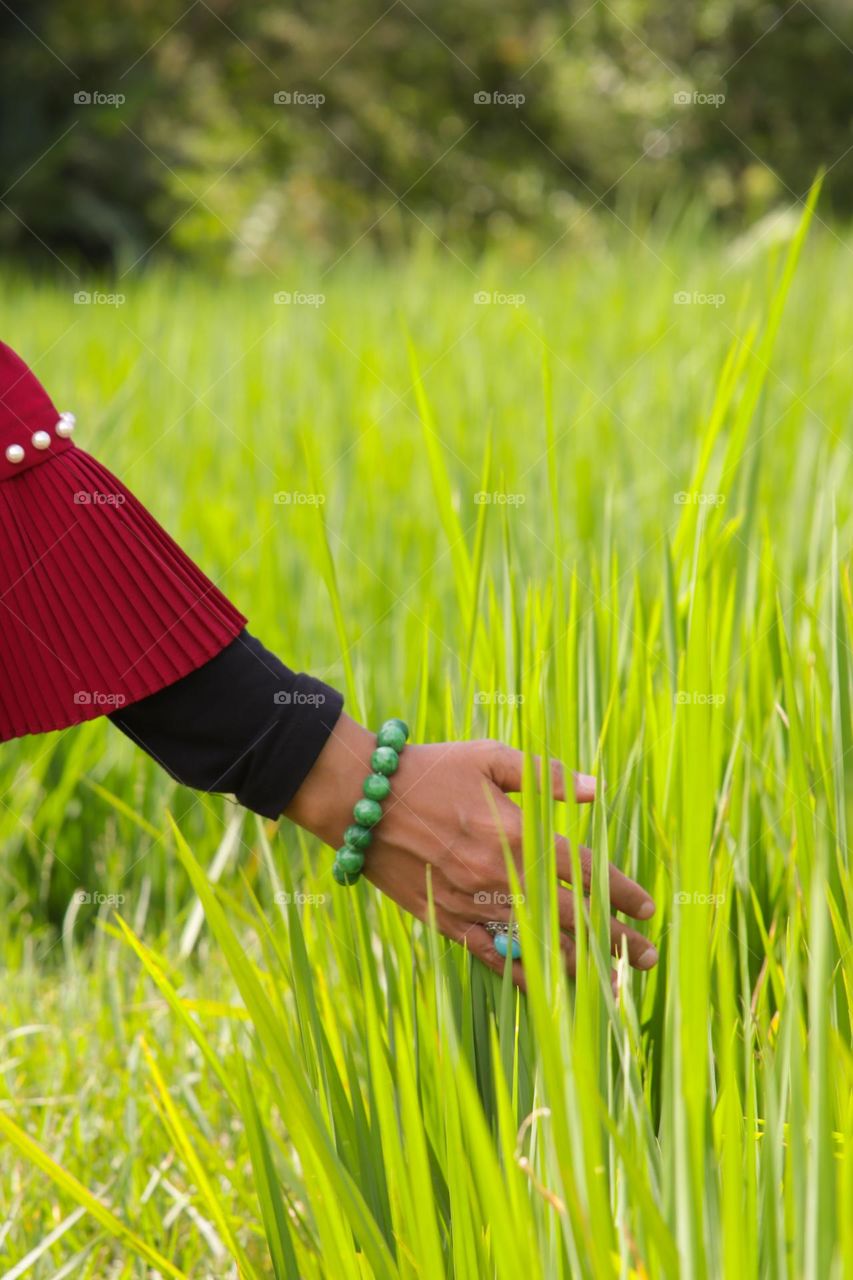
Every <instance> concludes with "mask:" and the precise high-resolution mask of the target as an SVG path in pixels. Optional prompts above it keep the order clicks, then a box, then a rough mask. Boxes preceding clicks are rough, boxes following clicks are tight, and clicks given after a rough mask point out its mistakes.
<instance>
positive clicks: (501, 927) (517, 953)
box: [483, 920, 521, 960]
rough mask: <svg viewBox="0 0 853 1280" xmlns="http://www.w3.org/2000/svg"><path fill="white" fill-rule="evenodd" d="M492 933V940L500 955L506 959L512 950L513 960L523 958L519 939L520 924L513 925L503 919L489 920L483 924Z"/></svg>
mask: <svg viewBox="0 0 853 1280" xmlns="http://www.w3.org/2000/svg"><path fill="white" fill-rule="evenodd" d="M483 927H484V928H485V929H487V930H488V932H489V933H490V934H491V935H492V942H493V943H494V946H495V951H497V953H498V955H499V956H503V957H504V959H506V956H507V953H508V952H511V954H512V958H513V960H520V959H521V943H520V942H519V940H518V925H517V924H515V923H513V924H512V926H510V925H509V924H507V923H506V921H503V920H487V921H486V924H485V925H484V926H483Z"/></svg>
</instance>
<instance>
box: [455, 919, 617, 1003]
mask: <svg viewBox="0 0 853 1280" xmlns="http://www.w3.org/2000/svg"><path fill="white" fill-rule="evenodd" d="M451 931H452V932H451ZM446 932H447V934H448V936H449V937H452V936H453V934H454V933H455V934H456V937H455V938H454V941H456V942H460V943H462V944H463V945H464V946H466V947H467V948H468V950H469V951H470V953H471V955H472V956H475V957H476V959H477V960H480V961H481V962H482V963H483V964H484V965H486V967H487V968H489V969H491V970H492V972H493V973H497V974H499V975H501V976H503V972H504V966H505V964H506V963H507V961H506V960H505V959H504V957H503V956H501V955H500V954H499V953H498V952H497V951H496V950H495V944H494V942H493V940H492V937H491V935H490V934H489V933H487V932H486V930H485V929H484V928H483V927H482V926H481V925H478V924H474V925H470V926H469V927H468V928H467V929H465V928H459V927H458V926H455V925H450V924H449V927H448V929H447V930H446ZM560 949H561V951H562V952H563V957H564V960H565V964H566V973H567V974H568V975H569V977H570V978H574V977H576V976H577V947H576V946H575V943H574V941H573V940H572V939H571V938H567V937H566V935H565V934H564V933H561V934H560ZM511 967H512V980H513V983H514V984H515V986H517V987H518V989H519V991H523V992H525V993H526V992H527V983H526V981H525V978H524V966H523V965H522V963H521V961H520V960H513V961H512V966H511ZM610 988H611V990H612V992H613V994H614V996H616V995H617V994H618V991H619V987H618V981H617V977H616V974H615V972H614V971H613V970H611V971H610Z"/></svg>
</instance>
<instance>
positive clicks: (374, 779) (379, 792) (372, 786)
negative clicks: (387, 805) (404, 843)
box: [344, 773, 391, 848]
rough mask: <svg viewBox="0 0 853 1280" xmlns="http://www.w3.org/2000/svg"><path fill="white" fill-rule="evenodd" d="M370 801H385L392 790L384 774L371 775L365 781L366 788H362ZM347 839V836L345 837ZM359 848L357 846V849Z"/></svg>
mask: <svg viewBox="0 0 853 1280" xmlns="http://www.w3.org/2000/svg"><path fill="white" fill-rule="evenodd" d="M362 790H363V791H364V794H365V795H366V796H367V798H368V800H384V799H385V797H386V796H387V794H388V792H389V791H390V790H391V783H390V782H389V781H388V779H387V778H386V777H385V775H384V773H369V774H368V775H367V777H366V778H365V779H364V787H363V788H362ZM344 839H346V836H345V837H344ZM358 847H359V846H358V845H356V848H358Z"/></svg>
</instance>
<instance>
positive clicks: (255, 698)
mask: <svg viewBox="0 0 853 1280" xmlns="http://www.w3.org/2000/svg"><path fill="white" fill-rule="evenodd" d="M343 705H344V700H343V696H342V695H341V694H340V693H339V692H338V691H337V690H336V689H332V688H331V687H330V686H329V685H327V684H324V683H323V681H322V680H317V679H316V678H315V677H313V676H310V675H307V674H306V673H305V672H294V671H291V670H290V668H289V667H286V666H285V665H284V663H283V662H281V661H280V659H278V658H277V657H276V656H275V654H273V653H271V652H270V651H269V650H268V649H265V648H264V646H263V645H262V644H261V642H260V641H259V640H256V639H255V637H254V636H252V635H250V634H249V632H248V631H243V632H241V634H240V635H239V636H238V637H237V639H236V640H234V641H232V643H231V644H229V645H228V646H226V648H225V649H223V650H222V652H221V653H219V654H217V655H216V657H214V658H211V659H210V661H209V662H206V663H204V665H203V666H201V667H199V668H198V669H197V670H196V671H193V672H191V673H190V674H189V675H188V676H184V677H183V679H181V680H178V681H176V682H175V683H174V684H171V685H169V686H168V687H167V688H165V689H161V690H159V691H158V692H157V693H153V694H151V695H150V696H149V697H147V698H142V699H141V700H140V701H139V702H135V703H133V704H132V705H131V706H128V707H125V708H124V709H123V710H121V711H116V712H114V713H113V714H112V715H111V716H110V719H111V720H112V721H113V723H114V724H115V725H117V727H118V728H119V729H121V730H122V732H123V733H125V734H127V736H128V737H129V738H131V739H132V740H133V741H134V742H135V743H136V744H137V745H138V746H140V747H142V749H143V750H144V751H146V752H147V753H148V754H149V755H150V756H151V757H152V758H153V759H154V760H156V761H157V763H158V764H159V765H161V766H162V767H163V768H164V769H165V770H166V772H167V773H169V774H171V776H172V777H173V778H175V779H176V780H177V781H178V782H181V783H183V784H184V785H185V786H188V787H193V788H194V789H195V790H197V791H221V792H227V793H229V794H233V795H235V796H236V797H237V799H238V801H239V802H240V804H242V805H245V806H246V808H247V809H251V810H253V811H254V812H255V813H259V814H261V815H262V816H263V817H265V818H278V817H280V816H281V813H282V811H283V810H284V809H285V808H286V807H287V805H288V804H289V803H290V801H291V800H292V799H293V796H294V795H295V794H296V792H297V791H298V790H299V787H300V786H301V785H302V782H303V780H304V779H305V777H306V776H307V774H308V773H309V771H310V770H311V768H312V766H313V764H314V762H315V760H316V759H317V756H318V755H319V754H320V752H321V751H322V749H323V747H324V745H325V743H326V740H327V738H328V737H329V734H330V733H331V732H332V730H333V729H334V727H335V724H336V723H337V720H338V717H339V716H340V714H341V711H342V710H343Z"/></svg>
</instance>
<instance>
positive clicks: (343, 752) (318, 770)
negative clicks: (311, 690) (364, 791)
mask: <svg viewBox="0 0 853 1280" xmlns="http://www.w3.org/2000/svg"><path fill="white" fill-rule="evenodd" d="M375 745H376V741H375V737H374V735H373V734H372V733H371V732H370V730H369V729H365V728H364V726H363V725H360V724H359V723H358V721H356V720H353V719H352V718H351V717H350V716H348V715H341V716H340V717H339V719H338V721H337V723H336V724H335V727H334V729H333V730H332V732H331V733H330V734H329V737H328V739H327V741H326V743H325V745H324V747H323V749H322V751H321V752H320V754H319V756H318V757H317V759H316V761H315V762H314V765H313V767H312V769H311V771H310V773H309V774H308V775H307V777H306V778H305V780H304V781H303V783H302V785H301V787H300V788H299V790H298V791H297V792H296V794H295V795H294V797H293V799H292V800H291V802H290V804H289V805H288V806H287V808H286V809H285V810H284V816H285V817H286V818H289V819H290V820H291V821H292V822H295V823H296V824H297V826H300V827H303V828H304V829H305V830H306V831H310V832H311V834H312V835H315V836H318V837H319V838H320V839H321V840H324V841H325V842H326V844H329V845H331V846H332V847H333V848H335V847H336V846H337V845H338V844H339V843H340V841H341V837H342V834H343V831H344V829H345V828H346V827H347V826H348V825H349V824H350V823H351V822H352V808H353V805H354V804H355V802H356V800H358V799H359V797H360V796H361V787H362V784H363V782H364V779H365V777H366V776H367V774H368V773H369V772H370V756H371V753H372V752H373V749H374V747H375Z"/></svg>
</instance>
